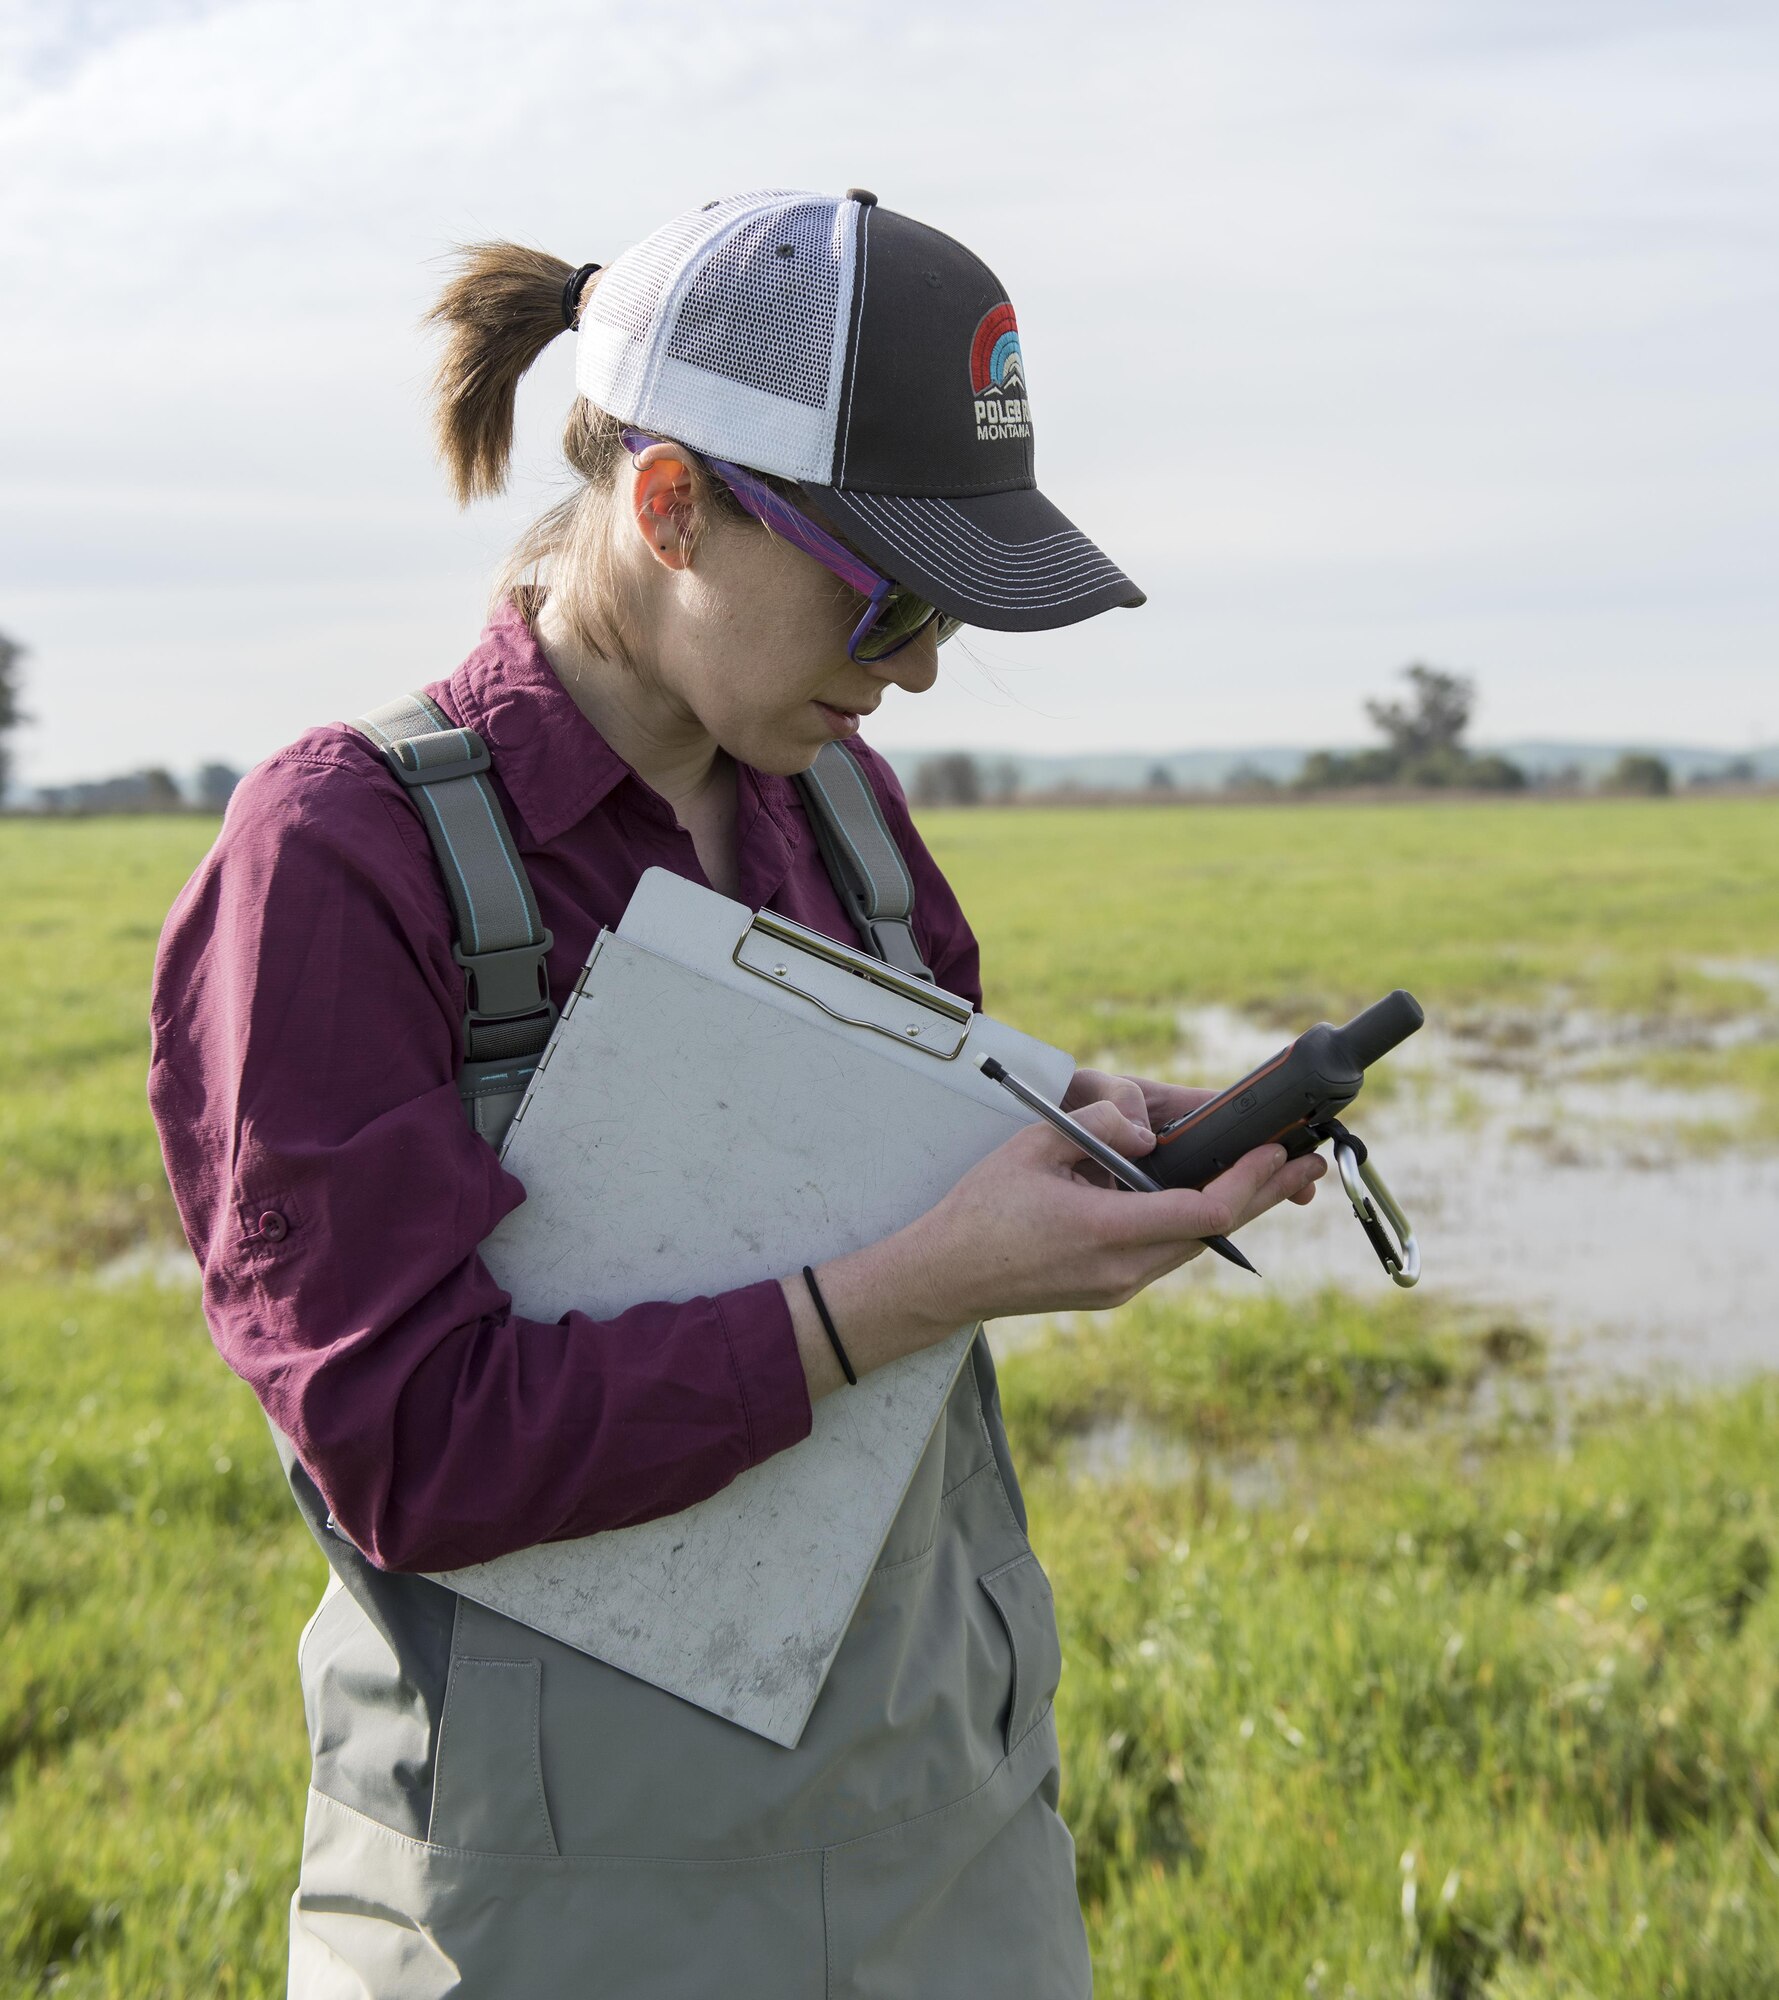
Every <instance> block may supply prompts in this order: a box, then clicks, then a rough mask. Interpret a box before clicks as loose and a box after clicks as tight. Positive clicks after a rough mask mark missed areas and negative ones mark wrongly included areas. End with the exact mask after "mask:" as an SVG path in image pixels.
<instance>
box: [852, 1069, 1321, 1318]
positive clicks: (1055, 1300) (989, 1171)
mask: <svg viewBox="0 0 1779 2000" xmlns="http://www.w3.org/2000/svg"><path fill="white" fill-rule="evenodd" d="M1077 1115H1078V1117H1079V1120H1080V1122H1081V1123H1082V1124H1083V1125H1085V1126H1086V1128H1087V1129H1088V1130H1089V1131H1090V1132H1091V1133H1093V1135H1094V1136H1095V1137H1096V1138H1098V1139H1103V1140H1105V1141H1106V1143H1107V1144H1109V1145H1111V1146H1113V1147H1115V1148H1116V1149H1117V1150H1118V1151H1119V1152H1121V1153H1124V1154H1126V1155H1127V1156H1129V1157H1130V1158H1132V1159H1137V1158H1140V1157H1141V1156H1142V1155H1143V1154H1144V1153H1146V1152H1149V1151H1150V1150H1151V1149H1152V1148H1153V1146H1154V1143H1155V1138H1154V1133H1153V1131H1152V1129H1151V1128H1150V1127H1149V1125H1148V1124H1147V1122H1144V1123H1143V1124H1140V1125H1139V1124H1138V1123H1136V1122H1135V1121H1134V1120H1133V1119H1131V1118H1128V1117H1127V1116H1126V1115H1125V1114H1124V1113H1123V1112H1122V1111H1121V1110H1120V1109H1119V1108H1118V1106H1117V1105H1116V1104H1114V1103H1111V1102H1108V1101H1106V1100H1105V1099H1100V1100H1097V1101H1095V1102H1093V1103H1089V1104H1087V1105H1085V1106H1083V1108H1082V1110H1081V1111H1080V1113H1079V1114H1077ZM1325 1170H1326V1168H1325V1163H1324V1162H1323V1161H1322V1160H1320V1159H1318V1158H1316V1157H1315V1156H1314V1155H1310V1156H1308V1157H1306V1158H1303V1159H1299V1160H1289V1161H1288V1160H1287V1159H1286V1157H1285V1149H1284V1147H1283V1146H1278V1145H1268V1146H1257V1147H1256V1148H1255V1149H1254V1150H1253V1151H1252V1152H1251V1153H1248V1154H1246V1155H1245V1156H1244V1157H1243V1158H1242V1159H1240V1160H1238V1161H1237V1162H1236V1164H1235V1165H1234V1166H1233V1167H1231V1168H1230V1169H1229V1171H1228V1172H1227V1173H1224V1174H1222V1175H1220V1176H1219V1177H1218V1178H1217V1179H1216V1180H1214V1181H1212V1182H1211V1183H1210V1184H1209V1186H1207V1187H1205V1188H1204V1189H1202V1190H1193V1189H1190V1188H1178V1189H1175V1188H1170V1189H1165V1190H1163V1191H1162V1192H1161V1193H1159V1194H1128V1193H1125V1192H1122V1191H1118V1190H1113V1189H1108V1188H1102V1187H1098V1186H1095V1185H1093V1184H1092V1183H1091V1181H1090V1179H1089V1175H1090V1174H1097V1173H1098V1172H1099V1169H1098V1168H1096V1167H1094V1166H1093V1165H1092V1163H1091V1162H1089V1161H1086V1160H1084V1159H1083V1157H1082V1155H1081V1153H1080V1150H1079V1149H1078V1148H1077V1147H1076V1146H1075V1145H1073V1144H1072V1143H1071V1142H1070V1141H1069V1140H1068V1139H1067V1138H1066V1137H1064V1136H1063V1134H1061V1133H1060V1132H1057V1131H1055V1130H1054V1129H1053V1128H1052V1127H1050V1126H1048V1125H1031V1126H1028V1127H1027V1128H1026V1129H1025V1130H1024V1131H1022V1132H1018V1133H1016V1134H1015V1135H1014V1136H1013V1137H1012V1138H1011V1139H1009V1140H1007V1141H1006V1142H1005V1144H1003V1145H1001V1146H999V1147H997V1148H996V1150H995V1151H994V1152H992V1153H991V1154H989V1156H988V1158H987V1159H985V1160H983V1161H981V1162H980V1163H979V1164H978V1165H977V1166H975V1167H973V1168H972V1169H971V1170H970V1171H969V1172H968V1173H967V1174H965V1175H964V1177H963V1179H962V1180H960V1181H959V1182H958V1184H957V1186H956V1187H955V1188H953V1189H952V1191H951V1193H950V1194H948V1195H947V1196H946V1197H945V1198H944V1200H942V1201H941V1202H939V1203H938V1204H937V1205H936V1206H935V1207H933V1208H931V1209H929V1210H928V1211H927V1213H926V1214H925V1215H924V1216H922V1217H921V1218H920V1219H919V1220H918V1221H917V1222H915V1223H913V1224H911V1225H910V1227H909V1229H907V1230H905V1231H904V1232H902V1237H903V1238H904V1239H906V1246H905V1248H906V1250H907V1251H909V1252H912V1254H913V1255H914V1256H915V1257H916V1259H917V1260H918V1261H917V1264H916V1266H915V1268H917V1269H918V1270H919V1271H920V1272H921V1273H922V1274H923V1280H924V1289H925V1292H926V1298H925V1299H924V1300H923V1302H922V1303H923V1305H924V1306H925V1309H926V1310H927V1311H928V1312H929V1313H930V1314H931V1315H932V1316H933V1317H934V1318H935V1319H936V1320H937V1321H938V1322H940V1323H943V1324H945V1325H948V1326H956V1325H963V1324H967V1323H968V1322H969V1321H970V1320H972V1319H995V1318H1000V1317H1003V1316H1005V1315H1007V1314H1009V1313H1032V1312H1059V1311H1069V1310H1077V1309H1080V1310H1088V1311H1097V1310H1100V1309H1102V1308H1104V1307H1107V1306H1116V1305H1123V1304H1124V1303H1125V1302H1126V1300H1128V1299H1131V1298H1134V1297H1135V1296H1136V1294H1137V1293H1138V1292H1140V1291H1142V1290H1143V1289H1144V1287H1145V1286H1147V1285H1151V1284H1153V1283H1154V1282H1155V1280H1156V1279H1157V1278H1159V1277H1161V1276H1162V1275H1163V1274H1164V1273H1165V1272H1168V1271H1171V1270H1174V1269H1176V1268H1177V1267H1178V1266H1179V1265H1181V1264H1184V1263H1186V1262H1188V1261H1189V1260H1190V1259H1191V1258H1193V1257H1196V1256H1199V1255H1200V1254H1202V1252H1203V1250H1204V1239H1205V1237H1207V1236H1224V1235H1227V1234H1229V1233H1230V1232H1231V1231H1232V1230H1236V1229H1239V1228H1241V1227H1242V1225H1243V1224H1244V1223H1247V1222H1251V1221H1252V1220H1253V1219H1254V1217H1255V1216H1257V1215H1262V1214H1264V1213H1265V1211H1266V1210H1267V1209H1269V1208H1272V1207H1274V1206H1275V1205H1276V1204H1277V1203H1279V1202H1281V1201H1290V1200H1296V1199H1298V1198H1299V1197H1300V1196H1301V1195H1302V1194H1303V1193H1304V1192H1305V1191H1307V1190H1308V1189H1309V1188H1311V1187H1312V1186H1313V1185H1314V1183H1315V1182H1316V1180H1318V1179H1319V1178H1320V1177H1321V1175H1322V1174H1323V1172H1324V1171H1325ZM891 1241H892V1243H894V1242H897V1241H898V1239H895V1238H892V1239H891Z"/></svg>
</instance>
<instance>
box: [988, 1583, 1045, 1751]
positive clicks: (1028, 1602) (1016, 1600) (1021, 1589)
mask: <svg viewBox="0 0 1779 2000" xmlns="http://www.w3.org/2000/svg"><path fill="white" fill-rule="evenodd" d="M979 1581H980V1583H981V1585H982V1588H983V1589H984V1590H985V1591H987V1593H988V1598H989V1602H990V1603H991V1604H992V1605H993V1606H994V1608H995V1609H996V1611H998V1612H999V1613H1000V1615H1001V1623H1002V1624H1003V1625H1005V1626H1006V1628H1007V1639H1008V1643H1009V1644H1010V1645H1011V1647H1012V1649H1013V1689H1012V1693H1011V1695H1010V1696H1009V1697H1008V1701H1007V1748H1008V1750H1009V1751H1011V1750H1012V1748H1013V1746H1014V1745H1015V1744H1016V1743H1017V1742H1019V1740H1020V1739H1021V1737H1023V1736H1025V1735H1026V1734H1027V1732H1028V1731H1029V1730H1030V1729H1031V1727H1032V1725H1033V1724H1034V1723H1036V1722H1038V1721H1039V1720H1040V1719H1041V1718H1042V1717H1043V1714H1044V1712H1045V1710H1046V1709H1048V1708H1049V1706H1050V1702H1051V1698H1052V1697H1053V1696H1054V1695H1055V1693H1056V1684H1057V1682H1058V1681H1059V1680H1060V1679H1061V1678H1062V1642H1061V1641H1060V1640H1059V1639H1058V1638H1057V1636H1056V1605H1055V1602H1054V1601H1053V1599H1052V1597H1051V1595H1050V1579H1049V1578H1048V1577H1047V1576H1046V1575H1045V1574H1044V1572H1043V1570H1042V1569H1041V1568H1040V1567H1039V1564H1038V1558H1037V1557H1036V1556H1035V1555H1033V1554H1032V1553H1031V1551H1030V1550H1029V1549H1028V1550H1027V1551H1026V1553H1025V1554H1024V1555H1022V1556H1015V1557H1014V1558H1013V1560H1012V1561H1011V1562H1005V1563H1002V1564H1001V1566H1000V1568H999V1569H991V1570H990V1571H989V1572H988V1574H987V1575H986V1576H984V1577H982V1578H980V1579H979Z"/></svg>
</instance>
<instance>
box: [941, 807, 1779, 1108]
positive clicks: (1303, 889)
mask: <svg viewBox="0 0 1779 2000" xmlns="http://www.w3.org/2000/svg"><path fill="white" fill-rule="evenodd" d="M921 830H922V832H923V833H924V834H925V835H926V837H927V840H928V842H929V843H930V845H931V846H932V848H933V851H934V853H935V854H936V856H937V857H938V859H939V861H940V863H941V865H942V866H943V867H944V869H945V871H946V874H947V876H948V877H949V878H950V880H951V882H952V884H953V886H954V887H955V888H956V889H957V892H958V895H959V897H960V898H961V900H962V902H963V905H964V908H965V909H966V910H967V911H968V912H969V915H970V919H971V922H972V924H973V926H974V927H975V929H976V931H977V934H978V935H979V937H980V938H981V941H982V957H983V964H984V967H985V968H986V972H987V985H988V1004H989V1006H990V1007H991V1008H992V1009H995V1010H997V1011H1001V1012H1005V1013H1008V1014H1011V1015H1012V1016H1013V1017H1015V1018H1016V1019H1017V1020H1018V1021H1019V1024H1020V1025H1021V1026H1022V1027H1025V1028H1028V1029H1029V1030H1030V1031H1031V1032H1032V1033H1034V1034H1038V1035H1042V1036H1043V1037H1044V1038H1045V1039H1046V1040H1048V1041H1052V1042H1055V1043H1057V1044H1058V1045H1060V1046H1061V1047H1063V1048H1067V1049H1072V1050H1074V1051H1075V1052H1076V1053H1077V1054H1078V1055H1080V1056H1081V1057H1082V1058H1083V1059H1084V1060H1085V1059H1088V1056H1089V1054H1090V1053H1091V1052H1103V1053H1105V1054H1107V1055H1110V1056H1112V1057H1114V1058H1115V1059H1117V1060H1119V1061H1122V1062H1125V1063H1129V1064H1131V1065H1133V1066H1139V1067H1140V1066H1141V1065H1142V1064H1145V1063H1148V1064H1159V1063H1165V1062H1167V1061H1169V1060H1171V1059H1172V1057H1173V1055H1174V1053H1175V1050H1176V1048H1177V1046H1178V1043H1179V1032H1178V1028H1177V1025H1176V1022H1175V1012H1176V1009H1178V1008H1180V1007H1182V1006H1197V1005H1202V1004H1204V1003H1206V1002H1210V1001H1218V1002H1222V1003H1224V1004H1226V1005H1230V1006H1235V1007H1240V1008H1245V1009H1249V1010H1252V1011H1254V1012H1256V1013H1259V1014H1262V1015H1264V1016H1265V1017H1267V1018H1269V1019H1271V1020H1274V1021H1276V1022H1277V1023H1278V1024H1279V1025H1280V1026H1289V1027H1291V1028H1293V1029H1295V1028H1300V1027H1303V1026H1306V1025H1307V1024H1308V1023H1309V1022H1311V1021H1313V1020H1316V1019H1319V1018H1324V1017H1328V1018H1333V1019H1342V1018H1345V1015H1346V1014H1347V1013H1348V1012H1349V1011H1351V1010H1352V1009H1353V1008H1355V1007H1358V1006H1360V1005H1363V1004H1364V1003H1365V1002H1367V1001H1369V1000H1373V999H1375V998H1376V997H1377V996H1378V994H1380V993H1382V992H1386V991H1387V990H1388V989H1389V988H1390V987H1392V986H1406V987H1408V988H1409V989H1410V990H1411V991H1413V992H1414V993H1416V994H1418V995H1419V996H1420V997H1421V998H1422V1000H1423V1001H1424V1002H1425V1003H1426V1004H1427V1005H1428V1007H1429V1008H1430V1009H1433V1008H1437V1009H1438V1010H1439V1011H1440V1012H1441V1014H1442V1015H1445V1016H1446V1017H1448V1018H1450V1017H1451V1016H1453V1015H1455V1014H1458V1013H1461V1012H1463V1011H1465V1010H1468V1009H1480V1008H1485V1007H1490V1006H1501V1005H1513V1006H1523V1007H1535V1008H1536V1007H1543V1006H1545V1005H1547V1004H1548V1003H1549V1000H1550V997H1551V993H1552V990H1553V989H1556V990H1558V991H1559V992H1561V993H1562V994H1563V995H1566V996H1568V997H1569V998H1570V999H1572V1000H1573V1001H1575V1002H1577V1003H1579V1004H1582V1005H1586V1006H1590V1007H1599V1008H1603V1009H1606V1010H1607V1011H1610V1012H1613V1013H1621V1014H1623V1013H1628V1014H1635V1015H1641V1016H1647V1017H1650V1018H1655V1019H1672V1018H1676V1017H1678V1018H1713V1017H1721V1016H1722V1015H1724V1014H1725V1013H1729V1012H1740V1011H1744V1010H1746V1009H1747V1008H1749V1007H1750V1006H1751V1005H1752V1004H1754V1003H1755V1001H1756V999H1757V998H1758V995H1757V992H1756V989H1754V988H1752V987H1750V986H1748V985H1747V984H1746V983H1745V982H1744V981H1742V980H1739V979H1733V978H1710V977H1707V976H1706V975H1705V974H1704V973H1703V972H1701V971H1699V970H1698V969H1697V968H1696V966H1694V965H1692V964H1690V963H1689V961H1691V960H1694V959H1701V958H1708V959H1719V960H1724V959H1728V960H1736V959H1747V958H1764V959H1766V960H1768V961H1771V960H1773V959H1775V958H1779V801H1774V800H1770V799H1726V800H1690V799H1673V800H1648V801H1635V800H1589V801H1565V802H1549V803H1541V802H1534V801H1527V800H1517V801H1512V802H1502V803H1474V802H1472V803H1465V804H1453V805H1445V806H1441V805H1419V806H1403V805H1378V806H1357V805H1355V806H1332V807H1331V806H1302V807H1292V806H1256V807H1246V808H1234V807H1228V806H1196V807H1195V806H1168V807H1150V808H1143V807H1110V808H1107V809H1105V810H1103V811H1100V810H1090V809H1073V810H1054V811H1043V810H1032V811H1022V810H1014V811H1001V812H958V811H952V812H943V813H928V814H924V815H923V816H922V819H921ZM1219 1080H1221V1079H1219Z"/></svg>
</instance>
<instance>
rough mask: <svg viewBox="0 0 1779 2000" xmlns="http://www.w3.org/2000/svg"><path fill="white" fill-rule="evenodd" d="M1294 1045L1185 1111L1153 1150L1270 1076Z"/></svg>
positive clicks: (1180, 1136) (1294, 1121) (1295, 1122)
mask: <svg viewBox="0 0 1779 2000" xmlns="http://www.w3.org/2000/svg"><path fill="white" fill-rule="evenodd" d="M1301 1039H1302V1037H1301V1036H1300V1037H1299V1040H1301ZM1296 1047H1297V1043H1296V1042H1292V1043H1291V1044H1290V1046H1289V1047H1287V1048H1283V1049H1281V1050H1280V1051H1279V1052H1278V1054H1277V1055H1276V1056H1274V1057H1273V1059H1272V1061H1271V1062H1269V1063H1267V1064H1266V1065H1265V1067H1264V1068H1262V1069H1251V1070H1249V1072H1248V1074H1247V1075H1246V1076H1244V1077H1243V1078H1242V1080H1241V1082H1240V1083H1232V1084H1231V1085H1230V1086H1229V1088H1228V1089H1227V1090H1226V1091H1224V1093H1223V1095H1222V1096H1221V1097H1213V1098H1212V1099H1211V1101H1210V1102H1209V1103H1208V1104H1201V1105H1200V1106H1199V1107H1198V1109H1197V1110H1196V1111H1189V1112H1187V1114H1186V1116H1185V1117H1184V1118H1182V1119H1181V1121H1180V1122H1179V1124H1178V1125H1176V1126H1175V1127H1174V1129H1173V1130H1172V1131H1171V1132H1170V1133H1169V1134H1168V1135H1167V1137H1166V1138H1165V1139H1157V1140H1156V1142H1155V1150H1156V1151H1157V1152H1158V1153H1159V1152H1160V1151H1161V1149H1162V1147H1163V1146H1171V1145H1172V1144H1173V1143H1174V1141H1175V1140H1176V1139H1183V1138H1184V1137H1185V1136H1186V1134H1187V1133H1188V1132H1190V1131H1191V1130H1192V1128H1193V1126H1194V1125H1196V1124H1197V1123H1198V1121H1199V1120H1200V1119H1201V1118H1208V1117H1209V1116H1210V1115H1211V1113H1212V1112H1213V1111H1216V1110H1219V1109H1221V1107H1222V1106H1223V1105H1225V1104H1232V1103H1234V1101H1235V1100H1236V1099H1237V1098H1238V1097H1240V1096H1241V1094H1242V1092H1243V1091H1244V1090H1250V1089H1252V1088H1253V1086H1254V1085H1255V1084H1257V1083H1258V1082H1259V1081H1260V1079H1261V1078H1262V1077H1263V1076H1271V1075H1272V1073H1273V1071H1274V1070H1275V1069H1277V1068H1278V1066H1279V1065H1280V1064H1281V1063H1282V1062H1284V1061H1286V1060H1287V1059H1288V1058H1289V1056H1290V1054H1291V1051H1292V1050H1293V1049H1295V1048H1296ZM1302 1123H1303V1120H1302V1119H1301V1118H1293V1119H1292V1121H1291V1125H1301V1124H1302ZM1291 1125H1286V1126H1283V1127H1282V1128H1281V1129H1282V1130H1283V1131H1286V1132H1289V1131H1290V1129H1291ZM1274 1136H1275V1137H1276V1136H1277V1135H1276V1134H1275V1135H1274ZM1260 1143H1261V1144H1262V1145H1267V1144H1270V1143H1271V1142H1270V1141H1268V1140H1262V1141H1261V1142H1260Z"/></svg>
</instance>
